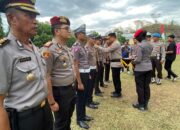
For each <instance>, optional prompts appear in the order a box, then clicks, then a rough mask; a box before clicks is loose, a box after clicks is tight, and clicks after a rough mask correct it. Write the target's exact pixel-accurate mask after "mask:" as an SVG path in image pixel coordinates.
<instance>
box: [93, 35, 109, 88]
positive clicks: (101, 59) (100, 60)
mask: <svg viewBox="0 0 180 130" xmlns="http://www.w3.org/2000/svg"><path fill="white" fill-rule="evenodd" d="M95 39H96V44H99V45H100V46H102V47H103V45H102V44H103V42H102V37H101V36H100V35H99V36H97V37H96V38H95ZM97 51H98V52H97V53H98V64H99V73H100V75H99V80H100V86H101V87H106V86H107V85H106V84H104V80H103V78H104V61H105V56H104V54H105V53H104V52H103V51H101V50H97Z"/></svg>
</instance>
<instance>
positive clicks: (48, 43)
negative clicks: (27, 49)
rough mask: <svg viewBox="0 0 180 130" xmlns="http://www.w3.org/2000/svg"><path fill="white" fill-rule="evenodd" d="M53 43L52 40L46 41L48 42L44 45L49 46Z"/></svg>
mask: <svg viewBox="0 0 180 130" xmlns="http://www.w3.org/2000/svg"><path fill="white" fill-rule="evenodd" d="M52 44H53V43H52V42H51V41H49V42H46V43H45V44H44V47H47V48H49V47H50V46H51V45H52Z"/></svg>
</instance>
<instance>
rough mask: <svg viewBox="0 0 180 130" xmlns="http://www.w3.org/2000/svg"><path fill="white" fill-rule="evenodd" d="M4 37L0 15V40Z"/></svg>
mask: <svg viewBox="0 0 180 130" xmlns="http://www.w3.org/2000/svg"><path fill="white" fill-rule="evenodd" d="M3 37H4V31H3V25H2V18H1V15H0V39H1V38H3Z"/></svg>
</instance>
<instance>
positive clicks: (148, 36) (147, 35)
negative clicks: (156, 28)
mask: <svg viewBox="0 0 180 130" xmlns="http://www.w3.org/2000/svg"><path fill="white" fill-rule="evenodd" d="M146 40H147V41H148V42H151V33H150V32H147V34H146Z"/></svg>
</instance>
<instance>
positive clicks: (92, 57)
mask: <svg viewBox="0 0 180 130" xmlns="http://www.w3.org/2000/svg"><path fill="white" fill-rule="evenodd" d="M94 44H95V36H94V35H93V34H89V35H87V43H86V46H85V49H86V52H87V54H88V63H89V65H90V76H91V78H90V81H89V86H88V90H87V102H86V105H87V107H89V108H92V109H97V108H98V106H97V105H99V103H98V102H94V101H93V90H94V86H95V80H96V76H97V64H96V63H97V57H96V49H95V48H94Z"/></svg>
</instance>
